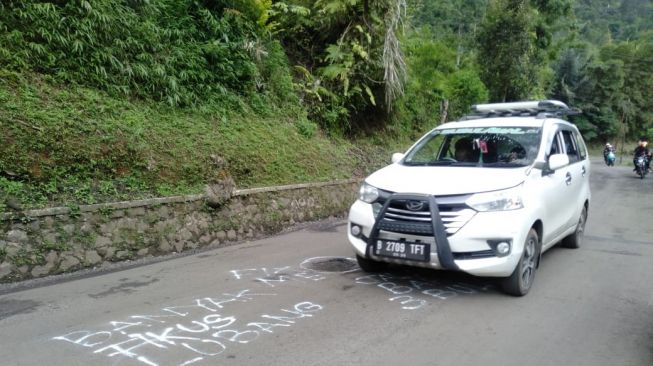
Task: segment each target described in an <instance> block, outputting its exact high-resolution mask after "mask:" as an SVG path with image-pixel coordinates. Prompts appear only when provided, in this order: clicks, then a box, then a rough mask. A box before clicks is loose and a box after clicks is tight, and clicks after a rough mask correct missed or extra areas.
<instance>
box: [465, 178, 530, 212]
mask: <svg viewBox="0 0 653 366" xmlns="http://www.w3.org/2000/svg"><path fill="white" fill-rule="evenodd" d="M521 193H522V186H521V184H520V185H518V186H517V187H513V188H509V189H504V190H501V191H494V192H485V193H477V194H475V195H473V196H471V197H470V198H469V199H467V201H466V202H465V203H467V205H468V206H469V207H471V208H473V209H475V210H476V211H508V210H518V209H520V208H524V202H523V201H522V194H521Z"/></svg>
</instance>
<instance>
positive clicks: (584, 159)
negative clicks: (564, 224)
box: [562, 129, 590, 227]
mask: <svg viewBox="0 0 653 366" xmlns="http://www.w3.org/2000/svg"><path fill="white" fill-rule="evenodd" d="M562 134H563V139H564V142H565V151H566V152H567V156H569V162H570V164H569V165H570V168H571V175H572V182H571V189H572V191H573V199H574V200H573V201H570V204H571V203H572V202H573V204H574V207H573V210H574V211H573V213H572V217H571V221H570V222H569V226H570V227H571V226H575V225H576V223H577V222H578V218H579V216H580V211H581V209H582V207H583V204H584V203H585V199H586V198H588V196H589V184H590V182H589V176H590V174H589V173H590V161H589V157H588V154H587V149H586V147H585V145H584V143H583V140H582V138H581V137H580V135H579V133H578V131H575V130H567V129H565V130H563V131H562ZM572 158H573V159H574V160H572Z"/></svg>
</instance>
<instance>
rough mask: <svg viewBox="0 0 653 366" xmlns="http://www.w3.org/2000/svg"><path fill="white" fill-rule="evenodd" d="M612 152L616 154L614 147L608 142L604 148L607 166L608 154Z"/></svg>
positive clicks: (604, 158)
mask: <svg viewBox="0 0 653 366" xmlns="http://www.w3.org/2000/svg"><path fill="white" fill-rule="evenodd" d="M610 152H612V153H614V146H612V145H610V143H609V142H607V143H606V144H605V148H603V160H604V161H605V163H606V164H607V163H608V154H609V153H610Z"/></svg>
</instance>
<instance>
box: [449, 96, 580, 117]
mask: <svg viewBox="0 0 653 366" xmlns="http://www.w3.org/2000/svg"><path fill="white" fill-rule="evenodd" d="M472 112H473V113H472V114H470V115H467V116H465V117H463V118H462V120H469V119H480V118H491V117H530V116H536V118H549V117H564V116H572V115H578V114H580V113H581V111H580V110H579V109H576V108H569V107H568V106H567V105H566V104H565V103H563V102H561V101H559V100H532V101H524V102H510V103H491V104H474V105H473V106H472Z"/></svg>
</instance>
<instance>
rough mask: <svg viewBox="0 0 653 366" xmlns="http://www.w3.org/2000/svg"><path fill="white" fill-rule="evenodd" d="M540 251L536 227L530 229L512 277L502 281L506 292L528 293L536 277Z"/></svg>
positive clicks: (520, 294)
mask: <svg viewBox="0 0 653 366" xmlns="http://www.w3.org/2000/svg"><path fill="white" fill-rule="evenodd" d="M539 251H540V245H539V238H538V236H537V232H536V231H535V229H530V231H529V232H528V235H527V236H526V241H525V242H524V251H523V253H522V256H521V259H520V260H519V262H518V263H517V267H515V270H514V271H513V272H512V274H511V275H510V277H507V278H505V279H504V280H503V281H502V283H501V287H502V288H503V291H504V292H505V293H507V294H509V295H512V296H524V295H526V294H527V293H528V291H529V290H530V289H531V286H532V285H533V280H534V279H535V270H536V267H537V259H538V256H539Z"/></svg>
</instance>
